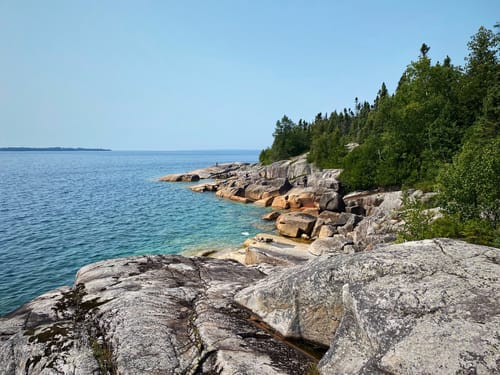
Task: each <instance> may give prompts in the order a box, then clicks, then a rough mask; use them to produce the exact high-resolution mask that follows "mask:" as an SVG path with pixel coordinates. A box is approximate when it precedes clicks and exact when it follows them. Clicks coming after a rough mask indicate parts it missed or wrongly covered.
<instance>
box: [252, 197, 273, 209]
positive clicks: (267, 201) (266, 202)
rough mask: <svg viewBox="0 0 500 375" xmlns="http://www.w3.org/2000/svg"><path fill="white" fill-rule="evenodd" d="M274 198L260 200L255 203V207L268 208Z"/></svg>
mask: <svg viewBox="0 0 500 375" xmlns="http://www.w3.org/2000/svg"><path fill="white" fill-rule="evenodd" d="M273 200H274V197H267V198H262V199H259V200H258V201H256V202H255V205H257V206H260V207H269V206H271V205H272V204H273Z"/></svg>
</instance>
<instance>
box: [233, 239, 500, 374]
mask: <svg viewBox="0 0 500 375" xmlns="http://www.w3.org/2000/svg"><path fill="white" fill-rule="evenodd" d="M499 275H500V250H499V249H495V248H490V247H485V246H479V245H472V244H467V243H465V242H462V241H457V240H448V239H435V240H425V241H419V242H408V243H404V244H399V245H392V246H387V247H381V248H378V249H376V250H373V251H368V252H360V253H355V254H330V255H323V256H320V257H318V258H316V259H315V260H312V261H310V262H309V263H306V264H305V265H303V266H297V267H295V268H293V269H285V270H283V271H276V272H274V273H272V274H270V275H269V276H268V277H267V278H265V279H263V280H261V281H259V282H258V283H257V284H255V285H252V286H250V287H248V288H246V289H243V290H242V291H240V292H239V293H238V294H237V295H236V300H237V301H238V302H239V303H240V304H242V305H244V306H246V307H248V308H249V309H251V310H252V311H254V312H255V313H256V314H258V315H259V316H260V317H261V318H263V320H264V321H266V322H267V323H268V324H270V325H271V326H272V327H273V328H275V329H276V330H277V331H278V332H280V333H281V334H283V335H285V336H286V337H295V338H301V339H307V340H310V341H313V342H317V343H320V344H323V345H325V346H329V350H328V352H327V353H326V354H325V356H324V357H323V358H322V360H321V361H320V364H319V370H320V372H321V373H322V374H332V375H333V374H335V375H336V374H339V375H340V374H422V375H423V374H497V373H499V371H500V368H499V364H500V354H499V351H498V347H499V345H500V341H499V332H498V327H500V304H499V303H498V296H499V295H500V276H499Z"/></svg>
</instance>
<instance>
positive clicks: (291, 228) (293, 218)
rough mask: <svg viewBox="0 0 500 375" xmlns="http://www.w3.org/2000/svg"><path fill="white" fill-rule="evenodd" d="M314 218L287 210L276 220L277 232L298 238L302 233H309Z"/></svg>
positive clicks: (312, 226)
mask: <svg viewBox="0 0 500 375" xmlns="http://www.w3.org/2000/svg"><path fill="white" fill-rule="evenodd" d="M315 222H316V218H315V217H314V216H311V215H308V214H304V213H302V212H288V213H285V214H282V215H280V217H278V219H277V220H276V228H277V229H278V232H279V233H280V234H281V235H283V236H287V237H295V238H299V237H300V236H302V234H307V235H308V236H310V235H311V232H312V229H313V228H314V223H315Z"/></svg>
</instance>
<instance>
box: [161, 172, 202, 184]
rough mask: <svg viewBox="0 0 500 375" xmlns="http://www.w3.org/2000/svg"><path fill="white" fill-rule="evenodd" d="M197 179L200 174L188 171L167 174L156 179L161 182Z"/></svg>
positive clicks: (192, 180)
mask: <svg viewBox="0 0 500 375" xmlns="http://www.w3.org/2000/svg"><path fill="white" fill-rule="evenodd" d="M199 180H200V176H198V175H197V174H189V173H179V174H169V175H167V176H163V177H160V178H159V179H158V181H162V182H194V181H199Z"/></svg>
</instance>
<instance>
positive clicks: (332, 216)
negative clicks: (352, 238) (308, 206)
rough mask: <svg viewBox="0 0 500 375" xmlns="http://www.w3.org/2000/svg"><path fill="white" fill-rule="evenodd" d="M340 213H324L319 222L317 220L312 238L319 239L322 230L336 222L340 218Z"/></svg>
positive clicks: (321, 214) (319, 217)
mask: <svg viewBox="0 0 500 375" xmlns="http://www.w3.org/2000/svg"><path fill="white" fill-rule="evenodd" d="M340 215H341V214H340V213H339V212H333V211H323V212H321V213H320V214H319V216H318V220H316V224H315V226H314V229H313V231H312V234H311V237H313V238H314V237H318V236H319V232H320V231H321V228H322V226H323V225H325V224H330V223H332V222H334V221H336V220H337V219H338V218H339V217H340Z"/></svg>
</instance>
